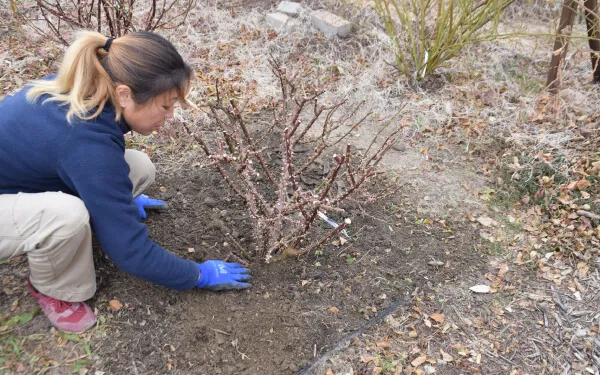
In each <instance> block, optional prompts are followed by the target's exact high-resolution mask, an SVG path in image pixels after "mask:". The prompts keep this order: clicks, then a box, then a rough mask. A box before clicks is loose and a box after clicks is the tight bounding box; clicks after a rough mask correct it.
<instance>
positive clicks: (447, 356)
mask: <svg viewBox="0 0 600 375" xmlns="http://www.w3.org/2000/svg"><path fill="white" fill-rule="evenodd" d="M440 353H442V359H443V360H444V361H445V362H452V361H454V357H452V356H451V355H450V354H448V353H446V352H445V351H443V350H442V349H440Z"/></svg>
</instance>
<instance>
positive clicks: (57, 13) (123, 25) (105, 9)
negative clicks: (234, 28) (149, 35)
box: [13, 0, 196, 45]
mask: <svg viewBox="0 0 600 375" xmlns="http://www.w3.org/2000/svg"><path fill="white" fill-rule="evenodd" d="M195 4H196V0H186V1H182V0H170V1H167V0H164V1H162V2H158V3H157V1H156V0H152V2H151V3H150V8H149V9H148V10H147V11H145V13H144V14H143V15H141V16H139V15H137V14H139V13H140V10H141V9H144V7H145V6H146V5H147V4H142V3H141V2H140V1H137V0H123V1H122V0H72V1H67V2H59V1H50V0H35V2H34V3H33V4H32V5H30V6H28V7H25V5H22V6H21V7H16V8H15V9H13V14H14V15H15V16H16V17H17V18H18V19H19V20H20V21H22V22H23V23H25V24H27V25H29V26H31V27H32V28H33V30H34V31H36V32H37V33H39V34H41V35H42V36H44V37H47V38H53V39H55V40H57V41H58V42H60V43H62V44H64V45H69V33H70V32H72V31H73V30H75V29H86V30H96V31H98V32H99V33H104V34H105V35H107V36H111V37H114V38H117V37H119V36H122V35H124V34H127V33H128V32H130V31H137V30H146V31H154V30H156V29H161V28H162V29H171V28H176V27H178V26H180V25H181V24H183V23H184V22H185V20H186V19H187V16H188V14H189V12H190V10H192V9H193V8H194V6H195ZM134 15H135V16H134ZM37 21H43V22H44V23H45V25H46V28H47V29H44V28H43V27H41V26H40V25H39V24H38V22H37Z"/></svg>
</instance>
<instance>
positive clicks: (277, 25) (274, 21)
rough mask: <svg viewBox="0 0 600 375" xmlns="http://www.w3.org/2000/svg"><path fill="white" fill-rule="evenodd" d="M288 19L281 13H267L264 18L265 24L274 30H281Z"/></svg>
mask: <svg viewBox="0 0 600 375" xmlns="http://www.w3.org/2000/svg"><path fill="white" fill-rule="evenodd" d="M289 19H290V17H288V16H287V15H285V14H283V13H269V14H267V18H266V20H267V23H268V24H269V25H271V27H272V28H274V29H281V28H282V27H283V26H285V24H286V23H287V21H288V20H289Z"/></svg>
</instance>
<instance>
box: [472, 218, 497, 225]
mask: <svg viewBox="0 0 600 375" xmlns="http://www.w3.org/2000/svg"><path fill="white" fill-rule="evenodd" d="M477 221H478V222H479V224H481V225H483V226H484V227H489V226H492V225H496V220H494V219H491V218H489V217H485V216H480V217H478V218H477Z"/></svg>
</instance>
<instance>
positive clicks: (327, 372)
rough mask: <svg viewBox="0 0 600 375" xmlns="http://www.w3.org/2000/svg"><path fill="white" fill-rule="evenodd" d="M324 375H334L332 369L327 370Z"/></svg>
mask: <svg viewBox="0 0 600 375" xmlns="http://www.w3.org/2000/svg"><path fill="white" fill-rule="evenodd" d="M325 375H335V374H334V373H333V370H332V369H330V368H328V369H327V371H326V372H325Z"/></svg>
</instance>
